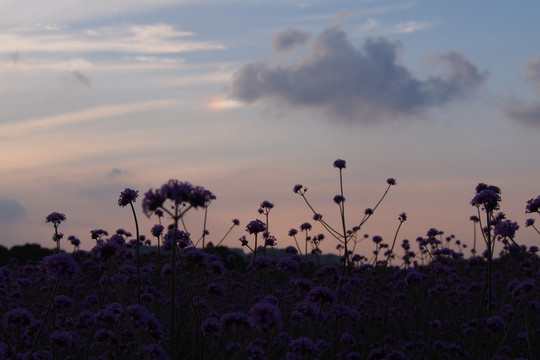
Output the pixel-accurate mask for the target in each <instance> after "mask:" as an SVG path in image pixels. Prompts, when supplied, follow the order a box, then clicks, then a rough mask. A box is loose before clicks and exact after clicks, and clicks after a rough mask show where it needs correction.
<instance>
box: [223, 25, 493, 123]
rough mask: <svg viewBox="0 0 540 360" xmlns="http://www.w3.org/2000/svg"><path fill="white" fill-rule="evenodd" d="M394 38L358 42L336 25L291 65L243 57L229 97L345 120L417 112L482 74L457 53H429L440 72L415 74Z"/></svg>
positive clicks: (467, 88)
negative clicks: (423, 75)
mask: <svg viewBox="0 0 540 360" xmlns="http://www.w3.org/2000/svg"><path fill="white" fill-rule="evenodd" d="M400 50H401V44H400V43H399V42H390V41H388V40H386V39H384V38H377V39H373V38H368V39H366V40H365V41H364V43H363V45H362V46H361V47H360V48H357V47H355V46H354V45H353V44H352V43H351V41H350V40H349V38H348V37H347V34H346V33H345V32H344V31H343V30H341V29H340V28H338V27H329V28H327V29H326V30H324V31H323V32H322V33H321V34H319V35H318V36H316V37H315V38H314V39H313V41H312V46H311V53H310V54H309V55H308V56H307V57H306V58H305V59H304V60H303V61H302V62H300V63H298V64H294V65H277V66H270V65H268V64H266V63H264V62H251V63H247V64H245V65H244V66H242V68H240V69H239V70H238V71H237V72H236V73H235V75H234V80H233V85H232V92H231V97H232V98H233V99H236V100H240V101H243V102H246V103H253V102H256V101H263V102H264V101H270V102H272V103H278V104H279V105H289V106H291V107H307V108H313V109H316V110H321V111H322V112H323V113H324V114H325V116H326V117H328V118H330V119H335V120H339V121H346V122H362V123H367V122H372V121H378V120H381V119H388V118H394V117H396V116H401V115H418V114H419V113H421V112H422V111H423V110H425V109H428V108H430V107H435V106H440V105H444V104H447V103H449V102H451V101H453V100H456V99H460V98H463V97H465V96H466V95H469V94H470V93H471V91H472V90H474V89H475V88H476V87H477V86H478V85H480V84H481V83H482V82H483V81H484V80H485V78H486V76H487V74H486V73H481V72H480V71H479V70H478V68H477V67H476V66H475V65H474V64H473V63H472V62H470V61H469V60H468V59H467V58H465V57H464V56H463V55H462V54H460V53H458V52H455V51H449V52H447V53H444V54H441V55H437V56H435V57H433V58H432V59H431V63H432V65H440V66H441V67H442V69H443V70H442V73H440V74H439V75H437V76H431V77H429V78H427V79H425V80H420V79H417V78H415V77H414V76H413V75H412V74H411V73H410V71H409V70H408V69H407V68H406V67H405V66H403V65H402V64H400V62H399V56H398V54H399V51H400Z"/></svg>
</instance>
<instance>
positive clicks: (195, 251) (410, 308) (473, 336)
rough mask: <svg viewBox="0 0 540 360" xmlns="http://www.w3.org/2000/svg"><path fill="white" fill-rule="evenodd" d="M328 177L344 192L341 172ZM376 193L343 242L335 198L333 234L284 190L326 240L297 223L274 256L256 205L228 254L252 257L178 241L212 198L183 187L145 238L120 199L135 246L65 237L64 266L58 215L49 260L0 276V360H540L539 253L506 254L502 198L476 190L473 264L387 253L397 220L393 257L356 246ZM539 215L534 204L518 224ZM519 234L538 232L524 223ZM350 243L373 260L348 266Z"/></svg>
mask: <svg viewBox="0 0 540 360" xmlns="http://www.w3.org/2000/svg"><path fill="white" fill-rule="evenodd" d="M333 165H334V168H336V169H337V170H338V171H339V175H340V177H339V179H340V185H342V182H343V178H342V173H343V171H344V170H345V169H346V162H345V161H344V160H341V159H338V160H336V161H335V162H334V164H333ZM386 185H387V187H386V190H385V191H384V192H383V195H382V196H381V198H380V201H379V202H378V203H377V204H376V205H375V206H374V207H373V208H368V209H366V210H365V212H364V214H362V215H361V216H360V220H358V221H357V222H356V223H355V226H353V227H351V228H349V227H347V226H346V224H347V223H349V221H350V220H349V219H348V214H346V207H345V204H346V198H345V195H346V194H343V191H342V190H341V192H340V193H339V194H337V195H336V196H335V197H334V202H335V203H336V204H337V206H338V208H339V211H340V219H341V223H340V224H338V225H333V224H329V223H327V222H326V221H325V219H324V216H323V215H322V214H319V213H317V211H316V209H314V208H313V207H312V205H311V203H310V202H309V198H308V193H307V188H306V187H304V186H303V185H299V184H298V185H295V186H294V187H293V188H292V190H293V192H292V195H294V196H298V197H299V198H300V199H299V201H304V202H305V204H306V206H307V207H308V208H309V209H310V210H311V211H312V212H313V223H314V224H315V223H316V224H317V225H318V226H319V225H320V227H322V228H323V229H324V232H323V233H320V234H316V233H314V232H313V231H314V230H313V226H312V224H311V223H308V222H306V223H304V224H302V225H301V226H300V227H299V229H291V231H290V232H289V235H290V237H291V239H290V241H289V242H290V243H291V244H294V246H288V247H287V248H286V249H284V250H283V249H281V250H280V251H278V250H277V245H278V241H277V239H276V238H275V237H274V236H273V234H272V233H271V232H269V231H268V227H267V225H268V224H269V217H270V215H271V210H272V208H273V206H274V205H273V204H272V203H271V202H269V201H264V202H262V203H261V206H260V208H259V215H260V216H259V217H260V218H261V219H255V220H253V221H251V222H249V223H247V224H245V235H244V236H242V237H241V238H240V239H239V244H240V245H242V249H244V251H245V253H247V255H245V253H240V252H235V251H231V250H229V249H227V248H225V247H222V246H220V243H221V242H222V241H223V239H224V238H225V237H226V236H227V235H228V233H227V234H226V235H225V237H224V238H222V239H220V240H218V241H215V242H214V243H212V242H210V241H208V239H207V238H206V235H205V234H206V232H205V229H203V231H202V234H203V235H202V236H201V238H200V239H193V238H192V236H191V234H189V233H187V232H185V231H184V230H185V229H184V227H183V217H184V215H185V214H186V213H187V212H188V211H194V210H195V209H199V210H202V212H201V216H206V213H205V209H206V208H208V206H210V204H211V203H212V201H213V200H214V199H215V198H216V197H215V196H214V194H212V193H211V192H210V191H208V190H206V189H204V188H202V187H199V186H194V185H191V184H190V183H187V182H180V181H177V180H170V181H169V182H167V183H165V184H164V185H163V186H162V187H161V188H158V189H151V190H149V191H148V192H146V193H145V194H144V197H143V198H142V201H140V202H141V203H142V210H143V212H144V214H145V215H146V216H148V217H151V218H154V219H155V222H156V224H155V225H154V226H153V227H152V228H151V229H141V230H142V231H143V232H148V233H150V234H151V236H149V237H146V236H144V235H141V234H140V232H139V226H138V221H137V211H136V210H135V206H134V205H135V204H137V200H138V197H139V193H138V191H136V190H133V189H125V190H124V191H122V193H121V194H120V197H119V200H118V204H119V206H121V207H127V208H129V209H131V211H132V214H133V217H134V222H135V228H136V229H137V230H136V234H130V233H128V232H126V231H125V230H122V229H119V230H118V231H116V232H115V233H112V234H109V233H108V231H106V230H103V229H94V230H91V231H90V236H91V237H92V239H93V240H94V241H95V246H94V248H93V249H92V250H90V251H83V250H78V245H79V244H80V241H79V239H78V238H77V237H75V236H69V237H68V238H67V240H68V241H69V242H70V243H71V245H72V247H74V249H75V250H73V251H71V250H66V248H71V246H68V245H66V244H64V243H63V242H65V240H64V239H63V237H64V235H63V234H62V233H61V227H62V223H63V222H65V221H68V216H66V215H64V214H62V213H58V212H53V213H51V214H49V215H48V216H47V217H46V218H45V221H46V222H47V223H51V224H52V227H53V229H52V230H53V240H54V241H55V244H56V249H55V253H54V254H52V255H49V256H46V257H44V258H43V259H42V260H39V261H29V262H28V263H22V262H18V261H16V260H12V261H10V262H9V263H8V264H6V265H4V266H1V267H0V332H1V333H0V359H13V360H14V359H84V360H86V359H212V360H213V359H223V360H225V359H227V360H228V359H287V360H294V359H370V360H383V359H387V360H390V359H392V360H400V359H475V360H476V359H498V360H505V359H530V360H532V359H540V345H539V344H540V289H539V286H538V285H539V281H540V257H539V256H538V248H537V247H535V246H531V247H526V246H522V245H520V244H519V243H518V242H517V241H518V240H517V239H516V231H517V230H518V228H519V226H518V224H517V223H516V222H513V221H511V220H509V219H506V217H505V215H504V214H503V213H502V212H500V203H501V195H500V194H501V190H500V189H499V188H498V187H497V186H493V185H486V184H483V183H481V184H478V186H477V187H476V189H475V193H474V196H473V198H472V200H471V206H472V207H473V208H476V209H477V210H478V211H477V212H478V216H474V217H471V220H472V221H473V222H474V224H475V227H476V228H477V231H476V233H475V237H474V240H473V241H470V243H473V246H470V249H469V247H467V246H466V244H463V243H461V242H460V241H459V240H456V239H455V238H454V237H452V236H448V237H444V236H443V234H442V233H441V232H440V231H438V230H436V229H430V230H429V231H428V232H427V233H426V234H424V235H422V236H419V237H418V238H417V239H414V240H407V239H403V240H398V238H399V230H400V228H401V226H402V224H404V223H405V222H406V220H407V215H406V213H402V214H400V215H399V224H398V227H397V229H396V232H395V236H394V238H393V239H392V241H390V242H385V241H383V239H382V238H381V237H380V236H373V237H371V238H363V235H359V234H360V231H361V229H362V226H363V225H364V224H365V223H366V222H367V221H369V219H370V218H371V217H372V216H374V214H375V213H376V210H377V208H378V206H379V205H380V204H381V202H382V201H383V200H384V198H385V196H386V194H387V193H388V191H389V190H390V189H391V188H392V187H393V186H395V185H396V180H395V179H393V178H390V179H388V180H387V184H386ZM340 189H343V186H340ZM539 208H540V196H538V197H536V198H533V199H531V200H529V201H528V202H526V204H525V209H524V210H525V212H526V213H528V214H531V216H537V215H538V214H539V211H540V210H539ZM346 219H347V222H346ZM236 226H242V225H240V222H239V221H238V220H236V219H234V220H233V221H232V225H231V229H232V228H234V227H236ZM524 227H526V228H528V229H527V230H530V231H536V232H538V230H537V229H536V227H535V225H534V218H530V219H528V220H527V221H526V223H525V224H524ZM323 239H325V240H324V241H326V242H329V241H333V242H335V244H336V249H337V251H338V252H339V254H340V256H339V258H338V259H339V260H338V261H336V262H334V263H327V262H324V261H321V260H322V256H323V254H322V253H321V250H320V249H319V246H318V245H319V244H320V242H321V241H322V240H323ZM360 240H363V241H366V242H371V243H372V245H373V252H372V253H370V254H360V253H357V252H356V244H357V243H358V242H359V241H360ZM496 247H497V251H495V249H496ZM499 249H500V250H499Z"/></svg>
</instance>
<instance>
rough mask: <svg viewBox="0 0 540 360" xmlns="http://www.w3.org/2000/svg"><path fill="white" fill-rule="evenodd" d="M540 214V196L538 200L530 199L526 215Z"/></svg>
mask: <svg viewBox="0 0 540 360" xmlns="http://www.w3.org/2000/svg"><path fill="white" fill-rule="evenodd" d="M534 212H540V195H538V196H537V197H536V199H530V200H529V201H527V206H526V207H525V213H534Z"/></svg>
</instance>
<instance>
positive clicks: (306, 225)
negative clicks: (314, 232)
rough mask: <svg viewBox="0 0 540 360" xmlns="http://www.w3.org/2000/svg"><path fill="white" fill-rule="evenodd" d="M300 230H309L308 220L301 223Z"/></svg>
mask: <svg viewBox="0 0 540 360" xmlns="http://www.w3.org/2000/svg"><path fill="white" fill-rule="evenodd" d="M300 230H302V231H307V230H311V224H310V223H308V222H305V223H303V224H302V225H300ZM289 233H290V232H289Z"/></svg>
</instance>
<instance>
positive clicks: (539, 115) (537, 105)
mask: <svg viewBox="0 0 540 360" xmlns="http://www.w3.org/2000/svg"><path fill="white" fill-rule="evenodd" d="M524 81H525V82H526V83H528V84H529V85H531V87H532V88H533V89H534V90H535V91H536V92H537V93H538V98H537V99H536V100H535V101H533V102H532V103H524V102H522V101H518V100H513V101H510V102H509V103H508V104H507V105H506V108H505V110H506V115H507V116H508V117H509V118H510V119H512V120H514V121H516V122H517V123H519V124H522V125H525V126H539V127H540V55H538V56H535V57H533V58H532V59H530V60H529V61H527V62H526V63H525V79H524Z"/></svg>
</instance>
